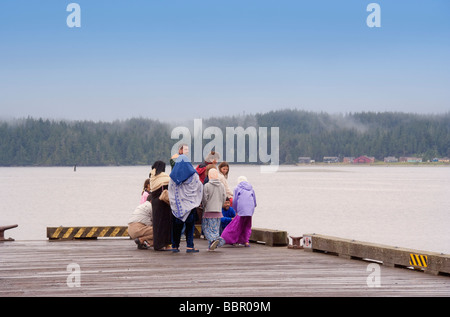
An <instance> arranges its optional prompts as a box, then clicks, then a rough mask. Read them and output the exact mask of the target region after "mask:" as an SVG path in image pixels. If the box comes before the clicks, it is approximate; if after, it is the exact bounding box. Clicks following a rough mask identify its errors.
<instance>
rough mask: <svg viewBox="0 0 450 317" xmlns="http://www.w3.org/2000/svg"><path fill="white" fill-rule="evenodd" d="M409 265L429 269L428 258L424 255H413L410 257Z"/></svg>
mask: <svg viewBox="0 0 450 317" xmlns="http://www.w3.org/2000/svg"><path fill="white" fill-rule="evenodd" d="M409 265H412V266H419V267H428V256H426V255H422V254H414V253H411V254H410V255H409Z"/></svg>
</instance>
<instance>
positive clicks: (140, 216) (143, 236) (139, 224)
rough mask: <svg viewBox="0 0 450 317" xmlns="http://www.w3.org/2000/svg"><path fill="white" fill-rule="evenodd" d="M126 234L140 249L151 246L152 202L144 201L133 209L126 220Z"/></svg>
mask: <svg viewBox="0 0 450 317" xmlns="http://www.w3.org/2000/svg"><path fill="white" fill-rule="evenodd" d="M128 234H129V236H130V237H131V239H134V242H135V243H136V244H137V248H138V249H140V250H146V249H149V248H150V247H152V246H153V222H152V204H151V202H150V201H148V200H147V201H145V202H144V203H143V204H140V205H139V206H137V207H136V209H135V210H134V211H133V213H132V215H131V217H130V219H129V221H128Z"/></svg>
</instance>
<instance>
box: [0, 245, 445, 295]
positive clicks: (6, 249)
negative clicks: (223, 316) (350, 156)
mask: <svg viewBox="0 0 450 317" xmlns="http://www.w3.org/2000/svg"><path fill="white" fill-rule="evenodd" d="M195 246H196V247H197V248H198V249H199V250H200V252H199V253H196V254H186V253H185V244H183V243H182V246H181V252H180V253H175V254H174V253H172V252H157V251H153V250H137V248H136V245H135V243H134V242H133V241H132V240H129V239H120V238H119V239H117V238H116V239H98V240H70V241H59V242H52V241H14V242H3V243H0V297H16V296H42V297H47V296H55V297H59V296H76V297H79V296H81V297H86V296H120V297H122V296H152V297H159V296H164V297H211V296H212V297H215V296H218V297H229V296H231V297H240V296H246V297H259V300H261V298H263V297H306V296H433V297H435V296H445V297H447V296H450V278H449V277H448V276H434V275H432V274H426V273H423V272H417V271H414V270H408V269H403V268H395V267H387V266H383V265H380V266H379V268H380V271H379V282H380V283H379V285H378V286H379V287H370V286H369V285H371V286H373V285H372V284H371V283H368V280H369V279H371V278H372V277H371V276H372V274H373V271H372V269H370V268H371V266H369V264H371V263H370V262H366V261H361V260H353V259H346V258H342V257H338V256H333V255H327V254H321V253H315V252H305V251H304V250H301V249H297V250H294V249H289V248H287V247H269V246H265V245H262V244H255V243H252V244H251V247H250V248H245V247H233V246H224V247H222V248H219V249H217V250H216V251H214V252H207V251H206V247H207V242H206V241H205V240H202V239H195ZM372 264H373V263H372Z"/></svg>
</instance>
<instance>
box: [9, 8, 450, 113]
mask: <svg viewBox="0 0 450 317" xmlns="http://www.w3.org/2000/svg"><path fill="white" fill-rule="evenodd" d="M70 2H76V3H77V4H79V8H80V11H79V18H80V19H79V21H80V22H81V25H80V27H69V25H68V24H67V18H68V17H69V15H71V16H70V21H73V22H75V21H76V20H77V16H76V15H75V14H76V13H77V10H73V9H70V10H69V11H67V5H68V4H69V3H70ZM371 2H375V3H377V4H378V5H379V9H380V10H374V9H373V10H370V11H368V10H367V7H368V5H369V3H371ZM378 13H379V15H378V16H376V14H378ZM449 13H450V1H448V0H432V1H417V0H408V1H406V0H396V1H381V0H379V1H377V0H374V1H363V0H361V1H352V0H343V1H335V0H317V1H301V0H245V1H243V0H227V1H211V0H189V1H186V0H170V1H160V0H135V1H100V0H99V1H88V0H78V1H76V0H74V1H61V0H49V1H31V0H29V1H23V0H16V1H2V2H0V39H1V41H0V48H1V49H0V118H12V117H15V118H22V117H27V116H32V117H43V118H53V119H69V120H85V119H87V120H95V121H98V120H102V121H112V120H115V119H126V118H131V117H139V116H140V117H149V118H155V119H160V120H164V121H167V120H172V119H175V120H179V119H193V118H201V117H203V118H206V117H211V116H216V115H217V116H222V115H239V114H241V113H243V112H244V111H245V112H246V113H256V112H267V111H270V110H277V109H283V108H296V109H304V110H311V111H326V112H330V113H346V112H361V111H402V112H416V113H443V112H447V111H449V110H450V58H449V56H450V19H449V18H448V17H449ZM72 14H73V15H72ZM369 15H371V16H370V21H372V22H377V21H379V22H380V27H376V26H375V27H369V26H368V24H367V18H368V16H369ZM378 17H379V19H378Z"/></svg>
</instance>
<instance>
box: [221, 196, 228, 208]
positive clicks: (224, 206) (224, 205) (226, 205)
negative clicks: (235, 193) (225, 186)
mask: <svg viewBox="0 0 450 317" xmlns="http://www.w3.org/2000/svg"><path fill="white" fill-rule="evenodd" d="M222 208H223V209H225V210H228V209H229V208H230V198H228V197H227V199H226V200H225V202H224V203H223V207H222Z"/></svg>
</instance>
